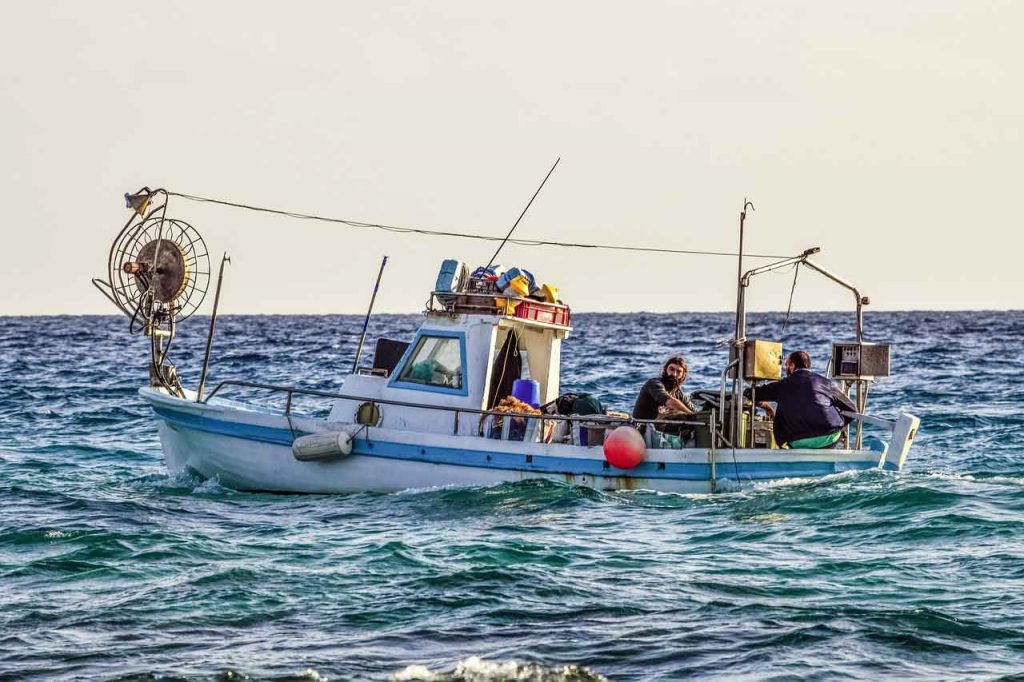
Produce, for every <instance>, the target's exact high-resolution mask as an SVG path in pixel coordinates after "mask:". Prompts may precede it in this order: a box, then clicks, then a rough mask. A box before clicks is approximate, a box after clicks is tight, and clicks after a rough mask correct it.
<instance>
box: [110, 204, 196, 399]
mask: <svg viewBox="0 0 1024 682" xmlns="http://www.w3.org/2000/svg"><path fill="white" fill-rule="evenodd" d="M154 199H157V200H158V201H159V200H160V199H162V202H160V203H158V204H157V205H156V206H154V207H153V208H150V206H151V204H153V203H154ZM167 200H168V196H167V192H166V191H165V190H162V189H157V190H150V189H149V188H148V187H143V188H142V189H140V190H139V191H138V192H136V193H135V194H126V195H125V201H126V204H127V207H128V208H130V209H132V216H131V217H130V218H129V219H128V222H127V223H125V226H124V227H123V228H122V229H121V232H120V233H119V234H118V235H117V237H116V238H115V239H114V243H113V245H112V246H111V247H110V255H109V258H108V259H107V277H108V279H107V280H106V281H103V280H97V279H94V280H93V284H95V285H96V287H97V288H98V289H99V290H100V291H101V292H102V293H103V294H104V295H105V296H106V297H107V298H108V299H110V301H111V302H112V303H113V304H114V305H116V306H117V307H118V308H119V309H120V310H121V312H123V313H124V314H125V315H127V316H128V318H129V319H130V322H129V327H128V329H129V332H130V333H132V334H139V333H143V334H145V335H146V336H148V337H150V340H151V346H152V358H151V361H150V381H151V383H152V385H154V386H162V387H164V388H166V389H167V390H168V391H170V392H172V393H173V394H175V395H178V396H182V397H183V396H184V391H183V389H182V387H181V382H180V380H179V379H178V376H177V372H176V370H175V368H174V366H173V365H171V364H170V363H168V362H167V352H168V350H169V349H170V345H171V341H172V339H173V338H174V331H175V326H176V325H177V324H178V323H179V322H181V321H183V320H185V319H187V318H189V317H190V316H191V315H192V314H193V313H195V311H196V310H198V309H199V306H200V305H202V302H203V299H204V298H205V297H206V292H207V290H208V289H209V285H210V254H209V252H208V251H207V248H206V242H204V241H203V238H202V237H201V236H200V235H199V232H197V231H196V229H195V228H194V227H192V226H191V225H189V224H188V223H186V222H185V221H183V220H178V219H176V218H168V217H167Z"/></svg>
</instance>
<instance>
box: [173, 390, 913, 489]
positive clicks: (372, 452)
mask: <svg viewBox="0 0 1024 682" xmlns="http://www.w3.org/2000/svg"><path fill="white" fill-rule="evenodd" d="M153 409H154V410H155V411H156V413H157V414H158V415H159V416H160V417H161V418H162V419H163V420H164V421H166V422H167V423H169V424H171V425H174V426H178V427H183V428H187V429H192V430H195V431H203V432H206V433H214V434H218V435H222V436H227V437H231V438H239V439H242V440H249V441H256V442H260V443H271V444H275V445H281V446H284V447H288V448H291V445H292V441H293V440H294V438H297V437H299V436H302V435H305V432H301V431H295V433H294V436H293V434H292V432H291V431H289V430H288V429H282V428H277V427H271V426H259V425H256V424H243V423H239V422H231V421H224V420H221V419H214V418H211V417H204V416H200V415H194V414H189V413H185V412H179V411H177V410H171V409H167V408H166V407H164V406H157V405H154V406H153ZM728 452H729V451H728V450H726V451H723V452H722V453H721V455H720V459H719V461H718V466H717V472H716V473H717V477H718V478H719V479H731V480H737V479H738V480H768V479H778V478H805V477H816V476H826V475H828V474H834V473H838V472H841V471H850V470H863V469H872V468H875V467H877V466H878V463H877V461H871V460H866V461H854V462H831V461H790V462H733V461H732V460H731V459H730V458H729V456H728ZM352 454H356V455H366V456H369V457H380V458H384V459H394V460H404V461H415V462H428V463H432V464H446V465H451V466H468V467H478V468H484V469H503V470H512V471H523V472H533V473H538V474H575V475H577V476H580V475H588V476H616V477H623V478H648V479H675V480H688V481H707V480H708V479H710V477H711V467H710V465H708V464H698V463H673V462H642V463H641V464H640V465H639V466H637V467H635V468H633V469H618V468H615V467H606V466H605V462H604V460H601V459H583V458H576V457H557V456H550V455H532V456H529V455H525V454H518V453H509V452H495V451H486V450H473V449H466V448H453V447H443V446H429V447H424V446H420V445H412V444H408V443H393V442H389V441H379V440H366V439H356V440H355V441H354V443H353V450H352ZM527 457H530V461H527ZM659 467H664V468H659ZM886 468H888V467H886ZM893 468H895V467H893Z"/></svg>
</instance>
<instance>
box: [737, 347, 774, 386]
mask: <svg viewBox="0 0 1024 682" xmlns="http://www.w3.org/2000/svg"><path fill="white" fill-rule="evenodd" d="M781 377H782V344H781V343H778V342H776V341H762V340H759V339H754V340H752V341H747V347H746V352H745V353H744V354H743V378H744V379H746V380H747V381H753V380H757V379H770V380H776V379H779V378H781Z"/></svg>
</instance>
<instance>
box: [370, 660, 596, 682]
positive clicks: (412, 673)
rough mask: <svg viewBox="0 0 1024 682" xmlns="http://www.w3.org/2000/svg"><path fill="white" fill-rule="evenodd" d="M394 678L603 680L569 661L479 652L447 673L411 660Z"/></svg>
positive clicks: (434, 681) (406, 681) (402, 681)
mask: <svg viewBox="0 0 1024 682" xmlns="http://www.w3.org/2000/svg"><path fill="white" fill-rule="evenodd" d="M390 679H391V680H394V681H395V682H412V681H414V680H415V681H417V682H439V681H442V680H465V682H492V681H494V682H497V681H498V680H517V681H521V682H558V681H559V680H580V679H584V680H594V681H595V682H600V681H605V682H606V680H607V678H605V677H604V676H602V675H598V674H597V673H594V672H592V671H590V670H587V669H586V668H578V667H576V666H573V665H567V666H563V667H561V668H544V667H543V666H540V665H537V664H536V663H518V662H517V661H514V660H507V661H488V660H486V659H483V658H480V657H479V656H470V657H469V658H467V659H465V660H462V661H459V662H458V663H457V664H456V665H455V670H453V671H452V672H451V673H435V672H433V671H432V670H430V669H429V668H427V667H426V666H424V665H419V664H414V665H410V666H407V667H405V668H403V669H402V670H400V671H398V672H397V673H394V674H393V675H392V676H391V678H390Z"/></svg>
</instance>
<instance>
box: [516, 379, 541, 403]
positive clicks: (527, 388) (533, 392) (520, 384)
mask: <svg viewBox="0 0 1024 682" xmlns="http://www.w3.org/2000/svg"><path fill="white" fill-rule="evenodd" d="M512 397H513V398H516V399H518V400H522V401H523V402H524V403H526V404H527V405H529V406H530V407H532V408H534V409H537V408H538V407H540V382H538V381H536V380H534V379H516V380H515V381H514V382H512Z"/></svg>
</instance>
